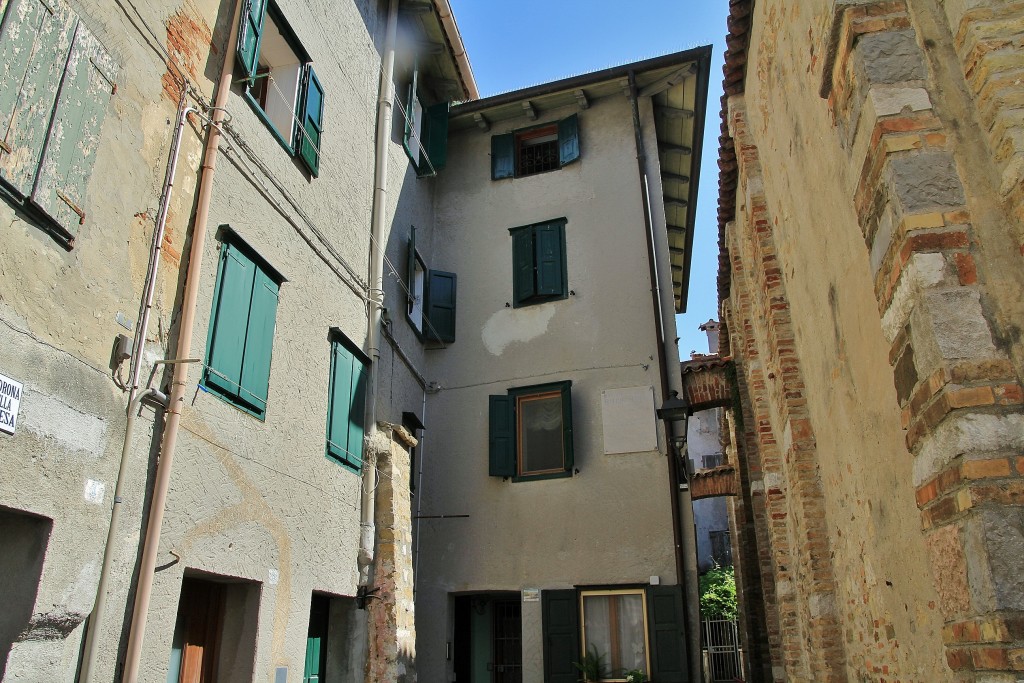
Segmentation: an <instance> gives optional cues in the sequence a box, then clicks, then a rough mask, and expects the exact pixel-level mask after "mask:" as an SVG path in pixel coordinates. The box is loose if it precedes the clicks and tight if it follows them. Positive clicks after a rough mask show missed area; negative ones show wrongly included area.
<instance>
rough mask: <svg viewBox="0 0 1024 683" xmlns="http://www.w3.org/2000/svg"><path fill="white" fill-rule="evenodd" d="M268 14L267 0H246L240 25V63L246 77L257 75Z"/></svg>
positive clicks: (238, 50) (238, 49)
mask: <svg viewBox="0 0 1024 683" xmlns="http://www.w3.org/2000/svg"><path fill="white" fill-rule="evenodd" d="M266 16H267V0H245V3H244V4H243V5H242V21H241V24H240V25H239V27H238V48H237V52H238V64H239V66H241V67H242V72H243V73H244V74H245V77H246V78H252V77H253V76H255V75H256V65H257V64H258V63H259V58H260V39H261V37H262V35H263V23H264V22H265V21H266Z"/></svg>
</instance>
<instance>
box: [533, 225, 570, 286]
mask: <svg viewBox="0 0 1024 683" xmlns="http://www.w3.org/2000/svg"><path fill="white" fill-rule="evenodd" d="M563 234H564V227H563V224H562V223H561V222H556V223H545V224H543V225H538V226H537V227H536V228H535V235H536V236H535V238H534V248H535V249H536V252H537V295H538V296H558V295H560V294H565V288H564V287H563V286H562V285H563V283H564V282H565V274H564V268H563V264H564V263H565V253H564V249H563V244H564V239H563V237H562V236H563Z"/></svg>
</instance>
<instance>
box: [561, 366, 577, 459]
mask: <svg viewBox="0 0 1024 683" xmlns="http://www.w3.org/2000/svg"><path fill="white" fill-rule="evenodd" d="M572 433H573V432H572V380H566V381H565V382H562V445H563V447H564V448H565V471H566V472H572V471H573V467H575V464H576V462H575V455H574V452H573V447H572Z"/></svg>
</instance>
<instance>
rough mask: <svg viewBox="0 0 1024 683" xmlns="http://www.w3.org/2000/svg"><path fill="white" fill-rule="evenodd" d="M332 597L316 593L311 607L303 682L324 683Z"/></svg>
mask: <svg viewBox="0 0 1024 683" xmlns="http://www.w3.org/2000/svg"><path fill="white" fill-rule="evenodd" d="M330 605H331V601H330V598H328V597H326V596H324V595H314V596H313V600H312V604H311V605H310V608H309V632H308V633H307V635H306V665H305V668H304V671H303V673H302V683H323V681H324V676H325V669H326V664H327V623H328V612H329V610H330Z"/></svg>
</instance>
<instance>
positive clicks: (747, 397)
mask: <svg viewBox="0 0 1024 683" xmlns="http://www.w3.org/2000/svg"><path fill="white" fill-rule="evenodd" d="M730 6H731V12H732V16H731V18H730V36H729V51H728V53H727V55H726V80H725V86H726V95H725V97H724V98H723V102H722V104H723V123H722V138H721V141H722V148H721V150H720V157H719V158H720V160H719V163H720V168H721V170H722V172H721V176H720V188H719V190H720V203H719V221H720V229H721V242H720V244H721V248H722V252H721V253H722V256H721V263H720V274H719V294H720V301H721V315H722V322H723V326H724V330H723V336H722V352H723V355H731V356H732V358H733V359H734V361H735V367H736V379H737V385H738V395H739V399H740V401H739V409H738V410H736V411H735V412H734V415H733V422H732V424H733V428H732V429H731V430H730V434H729V435H728V436H729V441H730V445H729V458H730V459H731V460H732V462H733V463H734V464H735V465H736V466H737V468H738V470H739V477H740V495H739V496H738V497H737V498H736V500H735V503H734V506H733V509H734V513H735V521H736V538H735V546H736V547H735V549H736V552H737V554H738V556H737V569H738V574H739V576H740V582H741V593H742V595H743V598H744V605H743V607H744V623H745V629H746V633H747V636H748V648H747V651H748V653H749V654H750V658H751V667H750V671H751V674H752V680H766V681H767V680H775V681H783V680H785V681H883V680H885V681H892V680H901V681H993V682H995V681H999V682H1003V681H1006V682H1010V681H1016V680H1019V679H1020V677H1021V670H1022V669H1024V660H1022V657H1021V653H1022V652H1024V650H1022V644H1024V641H1022V638H1024V632H1022V631H1021V623H1022V621H1021V614H1022V610H1024V604H1022V602H1021V596H1022V595H1024V592H1022V590H1021V580H1022V579H1021V577H1022V576H1024V565H1022V558H1024V552H1022V538H1024V525H1022V520H1021V507H1020V505H1021V490H1022V489H1021V478H1020V477H1021V475H1022V474H1024V469H1022V460H1021V457H1020V456H1021V453H1022V448H1024V440H1022V439H1024V417H1022V415H1021V404H1022V395H1021V379H1022V376H1024V374H1022V368H1024V366H1022V363H1021V358H1022V353H1024V346H1022V345H1021V341H1020V338H1019V337H1020V335H1019V333H1018V331H1019V328H1020V324H1021V321H1022V320H1024V310H1022V300H1021V297H1020V292H1021V291H1024V290H1022V287H1021V285H1022V278H1024V269H1022V268H1021V258H1022V243H1024V240H1022V235H1024V232H1022V229H1024V223H1022V219H1024V212H1022V206H1024V205H1022V203H1021V202H1022V187H1024V184H1022V182H1021V181H1022V178H1021V171H1022V168H1024V165H1022V161H1021V160H1022V159H1024V157H1022V151H1021V134H1022V129H1021V112H1022V109H1021V100H1020V93H1021V87H1020V80H1019V79H1020V73H1021V69H1022V68H1024V61H1022V57H1021V55H1022V54H1024V53H1022V51H1021V49H1020V48H1021V40H1022V35H1024V24H1022V17H1024V7H1022V6H1021V4H1020V3H1015V2H986V1H984V0H977V1H971V2H959V1H954V0H949V1H946V2H938V3H936V2H919V1H917V0H906V1H903V0H893V1H885V2H874V1H865V2H784V1H779V2H776V1H772V0H762V1H759V2H756V3H752V2H743V1H739V2H732V3H731V5H730Z"/></svg>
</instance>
